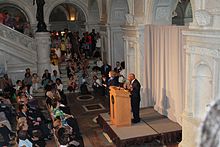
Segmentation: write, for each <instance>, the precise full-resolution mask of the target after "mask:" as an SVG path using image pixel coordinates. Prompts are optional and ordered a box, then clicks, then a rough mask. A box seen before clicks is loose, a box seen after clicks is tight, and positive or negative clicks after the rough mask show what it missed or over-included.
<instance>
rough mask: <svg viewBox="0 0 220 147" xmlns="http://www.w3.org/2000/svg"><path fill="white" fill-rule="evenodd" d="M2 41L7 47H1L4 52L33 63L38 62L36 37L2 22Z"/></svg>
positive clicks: (0, 38) (0, 31)
mask: <svg viewBox="0 0 220 147" xmlns="http://www.w3.org/2000/svg"><path fill="white" fill-rule="evenodd" d="M0 43H2V44H4V45H5V47H0V50H2V51H3V52H6V53H8V54H10V55H13V56H16V57H19V58H22V59H23V60H25V61H26V62H29V63H32V64H35V63H36V60H37V50H36V47H37V45H36V43H35V39H34V38H31V37H29V36H27V35H24V34H22V33H20V32H18V31H16V30H14V29H12V28H10V27H8V26H5V25H3V24H0ZM7 46H8V47H7Z"/></svg>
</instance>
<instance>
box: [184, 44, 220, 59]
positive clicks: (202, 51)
mask: <svg viewBox="0 0 220 147" xmlns="http://www.w3.org/2000/svg"><path fill="white" fill-rule="evenodd" d="M184 48H186V52H187V53H191V54H198V55H201V56H204V55H205V56H210V57H215V58H219V57H220V56H219V50H218V49H209V48H202V47H197V46H191V47H187V46H185V47H184Z"/></svg>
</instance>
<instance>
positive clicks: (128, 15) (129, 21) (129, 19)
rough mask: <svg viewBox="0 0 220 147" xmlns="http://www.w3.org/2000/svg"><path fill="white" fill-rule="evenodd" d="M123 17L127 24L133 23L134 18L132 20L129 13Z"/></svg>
mask: <svg viewBox="0 0 220 147" xmlns="http://www.w3.org/2000/svg"><path fill="white" fill-rule="evenodd" d="M125 18H126V23H127V24H128V25H132V24H134V23H135V20H134V16H133V15H131V14H126V15H125Z"/></svg>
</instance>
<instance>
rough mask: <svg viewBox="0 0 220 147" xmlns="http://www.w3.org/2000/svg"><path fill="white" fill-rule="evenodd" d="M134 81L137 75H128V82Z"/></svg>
mask: <svg viewBox="0 0 220 147" xmlns="http://www.w3.org/2000/svg"><path fill="white" fill-rule="evenodd" d="M134 79H135V74H133V73H130V74H129V75H128V80H129V81H130V82H131V81H132V80H134Z"/></svg>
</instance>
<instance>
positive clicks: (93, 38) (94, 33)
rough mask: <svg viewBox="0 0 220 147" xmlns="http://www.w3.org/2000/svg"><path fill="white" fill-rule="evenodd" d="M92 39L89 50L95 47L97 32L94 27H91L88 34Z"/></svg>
mask: <svg viewBox="0 0 220 147" xmlns="http://www.w3.org/2000/svg"><path fill="white" fill-rule="evenodd" d="M89 35H90V36H91V39H92V44H91V52H93V51H94V50H95V49H96V39H97V34H96V32H95V29H92V32H91V33H90V34H89Z"/></svg>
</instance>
